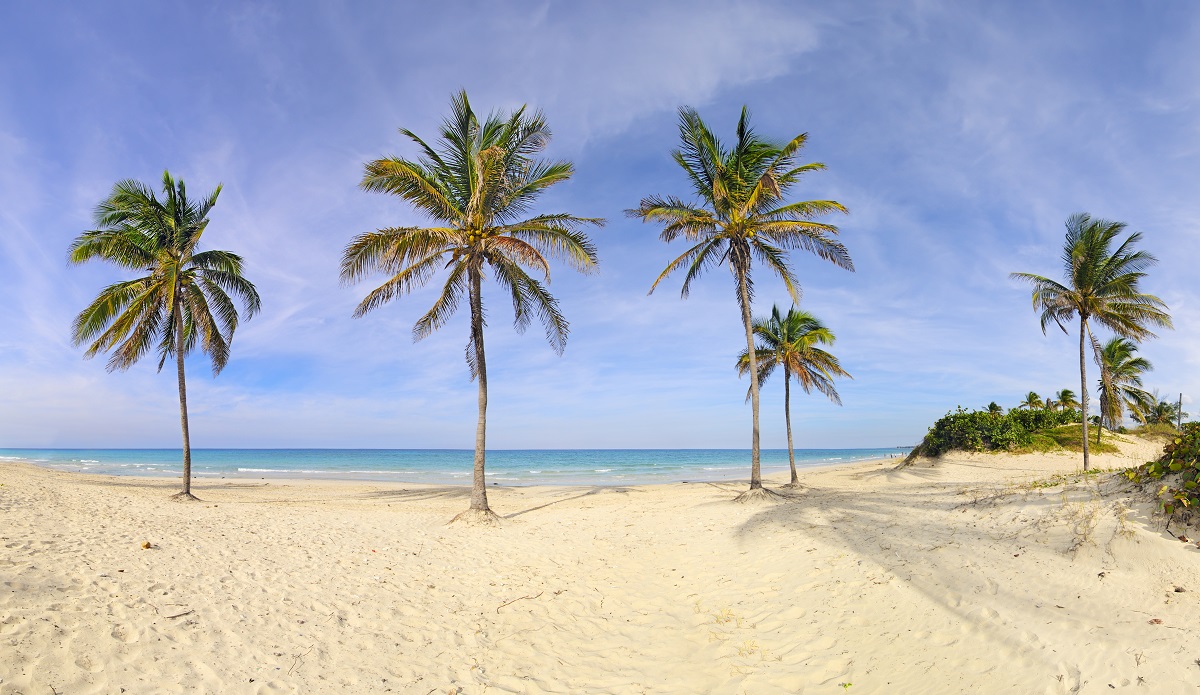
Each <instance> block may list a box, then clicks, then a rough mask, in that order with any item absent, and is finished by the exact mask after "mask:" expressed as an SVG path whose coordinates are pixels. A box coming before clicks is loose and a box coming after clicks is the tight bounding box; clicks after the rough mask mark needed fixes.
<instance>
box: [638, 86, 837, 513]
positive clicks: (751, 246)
mask: <svg viewBox="0 0 1200 695" xmlns="http://www.w3.org/2000/svg"><path fill="white" fill-rule="evenodd" d="M679 135H680V142H681V144H680V148H679V149H677V150H675V151H673V152H672V156H673V157H674V159H675V161H676V163H678V164H679V166H680V167H681V168H682V169H683V170H684V173H685V174H686V175H687V177H688V180H689V182H690V183H691V187H692V190H693V192H694V193H695V196H696V202H688V201H686V200H683V199H681V198H677V197H674V196H666V197H660V196H649V197H646V198H643V199H642V201H641V204H640V205H639V206H638V207H637V208H635V209H633V210H628V211H627V214H629V215H630V216H632V217H637V218H639V219H641V220H642V221H644V222H656V223H659V224H661V225H662V232H661V233H660V235H659V238H661V239H662V240H663V241H665V242H671V241H674V240H676V239H680V238H682V239H683V240H685V241H686V242H687V243H688V244H689V247H688V249H687V250H686V251H684V252H683V253H682V254H681V255H680V256H679V257H677V258H676V259H675V260H673V261H671V263H670V264H668V265H667V267H666V269H665V270H663V272H662V273H660V274H659V276H658V278H657V279H655V281H654V283H653V285H651V287H650V291H651V292H653V291H654V288H656V287H657V286H658V283H660V282H662V280H663V279H665V278H666V277H667V276H668V275H670V274H671V273H673V272H675V271H677V270H681V269H685V271H684V278H683V287H682V289H681V294H682V296H684V297H687V295H688V291H689V290H690V288H691V284H692V281H693V280H695V279H696V278H697V277H699V276H700V275H702V274H703V273H704V271H706V270H709V269H712V268H715V267H718V266H721V265H726V264H727V265H728V267H729V269H730V271H731V272H732V273H733V276H734V282H735V287H736V290H737V301H738V306H739V307H740V309H741V313H742V324H743V328H744V329H745V333H746V349H747V350H748V351H750V352H749V354H750V365H749V372H750V393H751V398H750V402H751V411H752V414H753V422H754V425H753V432H752V437H751V472H750V489H751V491H755V490H760V489H762V481H761V478H760V474H759V435H758V411H759V403H758V400H759V399H758V369H757V367H756V365H755V356H754V352H753V350H754V337H753V327H752V322H753V321H752V318H751V302H752V301H753V297H754V284H753V281H752V279H751V272H750V271H751V265H752V262H753V261H754V260H758V261H759V262H760V263H762V264H763V265H765V266H766V267H767V268H768V269H770V270H771V272H773V273H774V274H775V275H776V276H778V277H779V278H780V279H781V280H782V281H783V284H784V286H785V287H787V290H788V293H789V294H790V295H791V297H792V301H794V302H799V301H800V284H799V281H798V279H797V278H796V276H795V274H794V273H793V272H792V270H791V268H790V267H789V266H788V260H789V259H788V253H789V252H790V251H792V250H796V249H799V250H804V251H808V252H811V253H815V254H816V255H817V256H818V257H820V258H822V259H824V260H827V261H830V262H832V263H834V264H835V265H837V266H838V267H840V268H845V269H847V270H853V269H854V264H853V263H852V262H851V260H850V254H849V253H848V252H847V251H846V248H845V247H844V246H843V245H842V243H841V242H840V241H838V240H837V238H836V235H837V233H838V228H837V227H835V226H834V225H832V224H828V223H825V222H818V221H817V219H816V218H818V217H820V216H822V215H825V214H827V213H830V212H843V213H844V212H846V208H845V207H843V206H842V205H841V204H840V203H837V202H835V201H832V200H809V201H802V202H795V203H788V202H786V200H785V199H786V196H787V194H788V192H789V191H790V190H791V189H792V187H794V186H795V185H796V184H797V183H799V182H800V180H801V179H802V178H803V177H804V175H805V174H807V173H809V172H812V171H819V170H821V169H824V168H825V165H824V164H820V163H817V162H813V163H809V164H799V163H798V161H797V157H798V154H799V152H800V149H801V148H802V147H803V146H804V143H805V142H806V141H807V139H808V135H807V134H806V133H804V134H800V135H797V136H796V137H794V138H792V139H791V140H790V141H788V142H787V143H786V144H783V145H776V144H773V143H770V142H768V141H766V140H763V139H762V138H759V137H758V135H757V134H756V133H755V132H754V131H753V129H751V127H750V114H749V111H748V110H747V109H746V108H744V107H743V108H742V112H741V116H740V118H739V119H738V124H737V139H736V141H735V142H734V143H733V144H732V146H726V145H724V144H722V143H721V142H720V141H719V140H718V139H717V137H716V136H715V135H713V133H712V130H710V129H709V127H708V125H707V124H705V123H704V121H703V120H702V119H701V118H700V114H699V113H697V112H696V110H695V109H692V108H690V107H683V108H681V109H680V110H679Z"/></svg>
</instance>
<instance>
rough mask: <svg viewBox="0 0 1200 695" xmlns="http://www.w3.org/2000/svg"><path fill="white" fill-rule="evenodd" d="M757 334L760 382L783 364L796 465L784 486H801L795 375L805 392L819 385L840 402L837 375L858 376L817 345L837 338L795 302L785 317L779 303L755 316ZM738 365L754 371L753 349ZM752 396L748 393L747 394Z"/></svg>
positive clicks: (791, 459) (792, 457)
mask: <svg viewBox="0 0 1200 695" xmlns="http://www.w3.org/2000/svg"><path fill="white" fill-rule="evenodd" d="M754 335H755V337H756V338H758V345H757V346H755V356H754V359H755V364H756V366H757V367H758V384H759V386H760V387H761V386H762V384H763V382H765V381H766V380H767V378H768V377H770V376H771V374H773V373H774V372H775V368H776V367H783V419H784V422H785V423H786V424H787V443H788V464H789V465H790V466H791V469H792V479H791V482H789V483H788V484H787V485H785V486H784V487H793V488H794V487H798V486H799V485H800V478H799V476H798V475H797V474H796V450H795V448H794V447H793V446H792V383H791V382H792V376H793V375H795V377H796V382H797V383H798V384H800V388H802V389H804V392H805V393H812V391H813V389H816V390H817V391H819V392H821V393H823V394H825V395H826V396H827V397H828V398H829V400H831V401H833V402H834V403H837V404H838V405H841V404H842V397H841V396H839V395H838V392H837V388H835V387H834V384H833V379H834V377H839V376H844V377H849V378H851V379H853V378H854V377H851V376H850V373H849V372H847V371H846V370H844V369H842V365H841V364H840V363H839V362H838V359H837V358H836V357H834V356H833V355H831V354H829V353H828V352H826V351H824V350H822V349H821V348H819V347H817V346H818V345H833V343H834V341H835V340H837V338H836V337H835V336H834V335H833V331H831V330H829V329H828V328H826V327H825V325H824V324H822V323H821V321H820V319H818V318H817V317H815V316H813V315H812V314H810V313H808V312H807V311H801V310H799V309H797V308H796V307H794V306H793V307H792V308H791V309H789V310H788V313H787V316H786V317H785V316H781V315H780V313H779V306H778V305H776V306H773V307H771V317H770V318H768V319H755V321H754ZM737 368H738V373H739V374H746V373H747V372H749V371H750V353H749V352H747V351H744V350H743V351H742V354H741V355H739V356H738V361H737ZM749 397H750V394H749V393H747V394H746V398H747V399H748V398H749Z"/></svg>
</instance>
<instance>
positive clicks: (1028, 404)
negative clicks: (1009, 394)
mask: <svg viewBox="0 0 1200 695" xmlns="http://www.w3.org/2000/svg"><path fill="white" fill-rule="evenodd" d="M1042 405H1043V403H1042V397H1041V396H1039V395H1037V393H1035V392H1033V391H1030V392H1029V393H1027V394H1025V400H1023V401H1021V403H1020V404H1019V405H1018V406H1017V407H1018V408H1028V409H1029V410H1033V409H1034V408H1040V407H1042Z"/></svg>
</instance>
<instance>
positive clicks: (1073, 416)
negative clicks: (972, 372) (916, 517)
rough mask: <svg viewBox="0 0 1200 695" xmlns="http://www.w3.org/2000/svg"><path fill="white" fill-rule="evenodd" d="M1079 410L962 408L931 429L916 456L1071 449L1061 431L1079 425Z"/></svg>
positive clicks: (949, 414) (943, 418) (916, 451)
mask: <svg viewBox="0 0 1200 695" xmlns="http://www.w3.org/2000/svg"><path fill="white" fill-rule="evenodd" d="M1080 417H1081V415H1080V411H1078V410H1044V409H1041V410H1021V409H1017V408H1013V409H1012V410H1010V411H1008V412H1007V413H1004V414H998V413H993V412H990V411H988V410H966V409H964V408H962V407H959V408H957V409H955V410H954V411H951V412H949V413H947V414H946V415H945V416H944V417H942V418H941V419H939V420H938V421H937V422H935V423H934V424H933V427H931V428H929V433H928V434H926V435H925V439H924V440H923V441H922V442H921V444H920V446H918V447H917V448H916V449H914V450H913V451H914V455H919V456H940V455H942V454H944V453H946V452H947V451H952V450H960V451H1018V450H1023V449H1026V448H1029V449H1031V450H1034V451H1053V450H1055V449H1056V448H1058V447H1062V446H1067V445H1069V442H1067V443H1066V444H1062V443H1060V441H1059V438H1060V437H1061V436H1062V435H1061V434H1059V433H1058V432H1057V428H1060V427H1062V426H1064V425H1069V424H1071V423H1078V422H1079V418H1080Z"/></svg>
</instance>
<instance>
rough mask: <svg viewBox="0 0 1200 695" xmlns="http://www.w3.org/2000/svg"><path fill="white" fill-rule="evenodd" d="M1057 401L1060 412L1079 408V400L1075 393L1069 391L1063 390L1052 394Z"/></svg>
mask: <svg viewBox="0 0 1200 695" xmlns="http://www.w3.org/2000/svg"><path fill="white" fill-rule="evenodd" d="M1054 397H1055V398H1057V399H1058V407H1059V409H1060V410H1071V409H1072V408H1078V407H1079V399H1078V398H1076V397H1075V392H1074V391H1072V390H1071V389H1063V390H1061V391H1059V392H1058V393H1056V394H1054Z"/></svg>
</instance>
